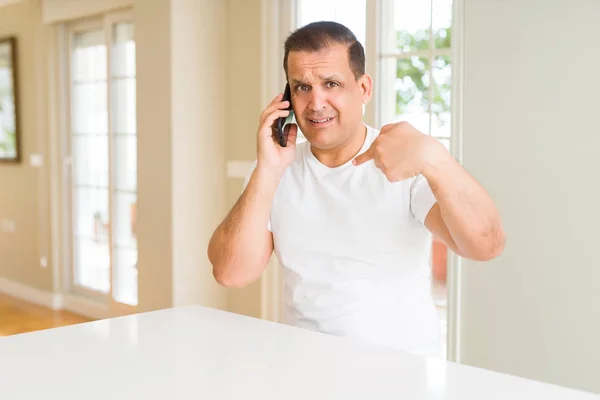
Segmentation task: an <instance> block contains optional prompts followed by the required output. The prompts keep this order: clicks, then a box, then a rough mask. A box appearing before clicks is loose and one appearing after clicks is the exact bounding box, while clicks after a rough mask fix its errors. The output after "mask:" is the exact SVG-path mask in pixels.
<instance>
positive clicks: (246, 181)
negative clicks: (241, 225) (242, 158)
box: [242, 161, 272, 232]
mask: <svg viewBox="0 0 600 400" xmlns="http://www.w3.org/2000/svg"><path fill="white" fill-rule="evenodd" d="M257 165H258V161H254V162H253V163H252V167H251V168H250V170H249V171H248V173H247V174H246V178H245V179H244V185H243V186H242V193H243V192H244V190H246V187H247V186H248V183H249V182H250V178H252V173H253V172H254V170H255V169H256V166H257ZM267 229H268V230H269V232H272V231H271V218H269V222H267Z"/></svg>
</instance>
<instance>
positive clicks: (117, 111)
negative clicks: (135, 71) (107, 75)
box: [112, 78, 137, 134]
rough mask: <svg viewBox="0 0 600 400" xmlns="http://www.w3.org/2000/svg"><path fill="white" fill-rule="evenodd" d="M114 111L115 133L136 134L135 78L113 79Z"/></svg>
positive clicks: (113, 124) (113, 123)
mask: <svg viewBox="0 0 600 400" xmlns="http://www.w3.org/2000/svg"><path fill="white" fill-rule="evenodd" d="M112 110H113V115H112V126H113V132H114V133H117V134H121V133H130V134H131V133H136V131H137V124H136V97H135V78H113V80H112Z"/></svg>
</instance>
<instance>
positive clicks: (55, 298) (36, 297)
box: [0, 278, 63, 310]
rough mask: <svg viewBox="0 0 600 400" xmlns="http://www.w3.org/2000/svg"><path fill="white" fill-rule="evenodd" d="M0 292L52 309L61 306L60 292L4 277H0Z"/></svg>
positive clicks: (60, 307) (58, 308)
mask: <svg viewBox="0 0 600 400" xmlns="http://www.w3.org/2000/svg"><path fill="white" fill-rule="evenodd" d="M0 293H4V294H6V295H8V296H12V297H15V298H17V299H20V300H23V301H27V302H29V303H33V304H37V305H40V306H43V307H47V308H50V309H52V310H60V309H62V308H63V303H62V298H61V295H60V294H56V293H52V292H49V291H46V290H41V289H37V288H34V287H31V286H29V285H25V284H23V283H20V282H15V281H11V280H9V279H5V278H0Z"/></svg>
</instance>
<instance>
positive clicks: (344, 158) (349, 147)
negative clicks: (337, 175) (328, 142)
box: [311, 124, 367, 168]
mask: <svg viewBox="0 0 600 400" xmlns="http://www.w3.org/2000/svg"><path fill="white" fill-rule="evenodd" d="M366 139H367V127H366V126H365V125H364V124H361V125H360V127H359V128H358V130H357V132H356V134H354V135H352V136H350V140H348V141H347V142H346V143H344V144H342V145H341V146H339V147H337V148H335V149H330V150H321V149H317V148H315V147H313V146H311V151H312V153H313V154H314V156H315V158H316V159H317V160H319V162H320V163H321V164H324V165H326V166H328V167H329V168H336V167H339V166H340V165H344V164H345V163H347V162H348V161H350V160H351V159H352V158H354V156H356V155H357V154H358V152H359V151H360V149H361V148H362V146H363V144H364V143H365V140H366Z"/></svg>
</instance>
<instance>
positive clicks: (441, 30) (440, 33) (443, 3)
mask: <svg viewBox="0 0 600 400" xmlns="http://www.w3.org/2000/svg"><path fill="white" fill-rule="evenodd" d="M432 24H433V37H434V41H435V47H436V48H438V49H447V48H450V42H451V24H452V0H433V20H432Z"/></svg>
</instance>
